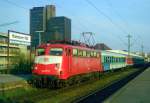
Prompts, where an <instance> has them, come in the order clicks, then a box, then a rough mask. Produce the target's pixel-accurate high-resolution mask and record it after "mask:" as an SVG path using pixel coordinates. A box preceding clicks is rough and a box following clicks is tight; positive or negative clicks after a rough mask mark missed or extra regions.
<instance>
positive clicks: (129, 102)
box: [103, 67, 150, 103]
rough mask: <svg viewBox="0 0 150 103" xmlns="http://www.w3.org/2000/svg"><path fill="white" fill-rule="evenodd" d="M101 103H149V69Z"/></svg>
mask: <svg viewBox="0 0 150 103" xmlns="http://www.w3.org/2000/svg"><path fill="white" fill-rule="evenodd" d="M103 103H150V67H149V68H148V69H146V70H145V71H144V72H143V73H141V74H140V75H139V76H137V77H136V78H135V79H133V80H131V81H130V82H129V83H128V84H126V85H125V86H124V87H122V88H121V89H120V90H118V91H117V92H116V93H115V94H113V95H112V96H110V97H109V98H108V99H106V100H105V101H104V102H103Z"/></svg>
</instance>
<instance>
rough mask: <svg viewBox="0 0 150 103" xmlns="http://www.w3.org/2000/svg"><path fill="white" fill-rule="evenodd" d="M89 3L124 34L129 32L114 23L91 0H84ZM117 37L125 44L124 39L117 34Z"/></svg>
mask: <svg viewBox="0 0 150 103" xmlns="http://www.w3.org/2000/svg"><path fill="white" fill-rule="evenodd" d="M85 1H86V2H87V3H88V4H89V5H91V6H92V7H93V8H95V10H96V11H97V12H98V14H99V15H100V16H101V15H103V16H104V17H105V18H107V19H108V20H109V21H110V22H111V24H113V25H114V26H115V27H116V28H117V29H118V30H120V31H122V32H123V33H124V34H129V33H128V32H127V31H126V30H124V29H123V28H122V27H121V26H119V25H118V24H117V23H115V22H114V21H113V20H112V19H111V18H110V17H109V16H108V15H107V14H105V13H104V12H103V11H101V10H100V9H99V8H98V7H96V5H95V4H94V3H93V2H91V1H90V0H85ZM116 36H117V38H118V39H119V40H120V41H121V42H122V43H123V44H126V42H124V40H123V39H122V38H121V37H120V36H119V35H117V34H116Z"/></svg>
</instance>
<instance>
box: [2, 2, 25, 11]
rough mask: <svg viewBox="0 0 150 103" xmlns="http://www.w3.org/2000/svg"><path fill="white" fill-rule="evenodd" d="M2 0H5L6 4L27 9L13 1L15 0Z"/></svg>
mask: <svg viewBox="0 0 150 103" xmlns="http://www.w3.org/2000/svg"><path fill="white" fill-rule="evenodd" d="M3 1H4V2H7V3H8V4H11V5H14V6H16V7H18V8H21V9H24V10H28V8H25V7H23V6H21V5H19V4H17V3H15V2H12V1H9V0H3Z"/></svg>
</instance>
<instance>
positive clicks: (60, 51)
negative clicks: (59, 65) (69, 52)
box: [50, 48, 63, 56]
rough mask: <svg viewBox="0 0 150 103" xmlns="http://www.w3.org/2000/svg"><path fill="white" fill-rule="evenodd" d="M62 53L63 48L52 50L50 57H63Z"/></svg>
mask: <svg viewBox="0 0 150 103" xmlns="http://www.w3.org/2000/svg"><path fill="white" fill-rule="evenodd" d="M62 53H63V49H62V48H51V49H50V55H53V56H61V55H62Z"/></svg>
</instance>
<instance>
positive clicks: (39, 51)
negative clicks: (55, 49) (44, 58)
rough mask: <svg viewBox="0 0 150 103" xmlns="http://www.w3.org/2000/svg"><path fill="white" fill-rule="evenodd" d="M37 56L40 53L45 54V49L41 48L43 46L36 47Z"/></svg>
mask: <svg viewBox="0 0 150 103" xmlns="http://www.w3.org/2000/svg"><path fill="white" fill-rule="evenodd" d="M36 54H37V55H38V56H40V55H44V54H45V49H43V48H39V49H37V53H36Z"/></svg>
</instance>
